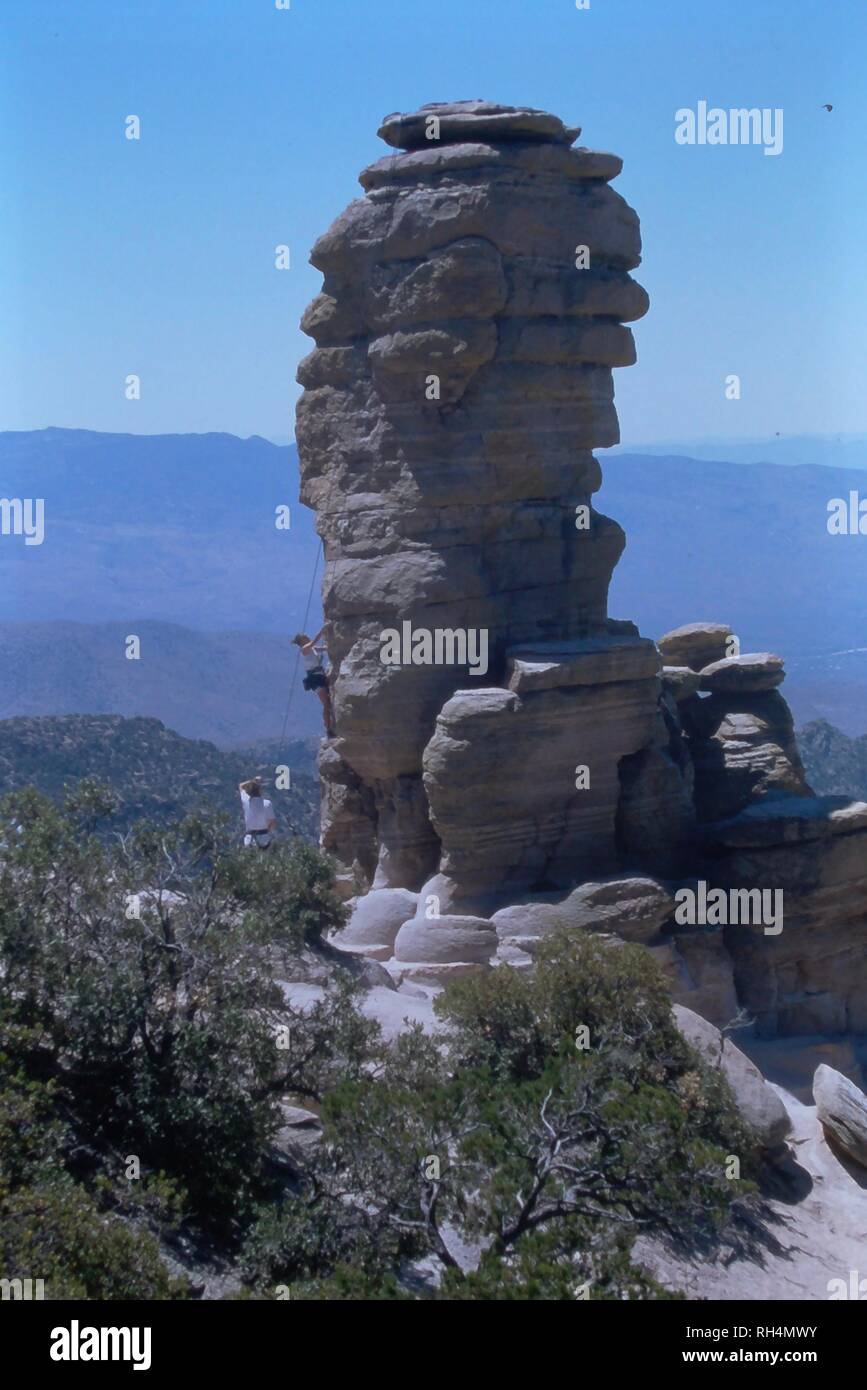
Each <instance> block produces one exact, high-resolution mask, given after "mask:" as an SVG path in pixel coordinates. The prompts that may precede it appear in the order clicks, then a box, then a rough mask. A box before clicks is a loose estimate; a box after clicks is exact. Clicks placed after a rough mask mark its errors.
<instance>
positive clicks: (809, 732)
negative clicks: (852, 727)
mask: <svg viewBox="0 0 867 1390" xmlns="http://www.w3.org/2000/svg"><path fill="white" fill-rule="evenodd" d="M798 747H799V748H800V750H801V757H802V759H803V761H804V769H805V771H806V773H807V781H808V782H809V783H810V786H811V787H812V788H813V791H814V792H817V793H818V795H819V796H849V797H852V798H853V799H854V800H856V801H867V735H862V736H861V738H847V737H846V735H845V734H842V733H841V732H840V730H839V729H835V728H834V727H833V725H831V724H829V723H828V722H827V721H826V720H824V719H815V720H813V721H812V723H810V724H807V725H805V727H804V728H803V729H799V731H798Z"/></svg>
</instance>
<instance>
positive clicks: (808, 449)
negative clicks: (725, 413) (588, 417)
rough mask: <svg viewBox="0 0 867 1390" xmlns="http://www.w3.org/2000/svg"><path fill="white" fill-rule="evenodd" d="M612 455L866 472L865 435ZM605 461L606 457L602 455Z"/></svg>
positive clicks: (672, 446)
mask: <svg viewBox="0 0 867 1390" xmlns="http://www.w3.org/2000/svg"><path fill="white" fill-rule="evenodd" d="M611 452H612V453H622V454H660V455H663V456H665V457H667V458H670V457H672V455H677V456H680V457H682V458H683V457H686V458H692V459H703V460H707V461H709V462H719V461H720V460H721V459H724V460H725V461H726V462H727V463H774V464H782V465H788V466H790V467H791V466H799V465H801V464H820V465H821V466H822V467H824V468H867V434H827V435H818V434H789V435H787V434H783V433H782V432H781V433H780V434H775V435H773V436H772V437H770V438H768V437H766V438H764V439H703V440H701V442H699V443H697V442H696V441H695V440H690V441H686V442H684V441H683V440H678V441H676V440H670V441H669V442H668V443H665V444H630V445H617V447H616V448H615V449H613V450H612V451H611ZM603 457H604V458H607V457H608V454H607V453H606V454H604V455H603Z"/></svg>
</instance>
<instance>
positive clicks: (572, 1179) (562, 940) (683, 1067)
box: [247, 935, 753, 1299]
mask: <svg viewBox="0 0 867 1390" xmlns="http://www.w3.org/2000/svg"><path fill="white" fill-rule="evenodd" d="M438 1008H439V1012H440V1013H441V1014H442V1016H443V1017H444V1019H446V1020H447V1022H448V1023H449V1025H450V1031H449V1033H448V1035H447V1039H446V1043H447V1045H446V1046H442V1045H440V1044H438V1043H437V1042H436V1041H435V1040H433V1039H431V1038H429V1037H425V1036H423V1035H422V1034H421V1033H420V1032H419V1031H418V1030H411V1031H410V1032H408V1033H406V1034H404V1035H403V1036H402V1037H401V1038H399V1039H398V1041H397V1042H396V1043H395V1044H394V1045H393V1046H392V1047H391V1048H390V1049H389V1050H388V1052H387V1054H385V1055H384V1056H383V1058H382V1060H381V1063H380V1065H379V1066H378V1067H377V1068H376V1069H375V1070H374V1071H367V1072H362V1073H361V1074H360V1075H359V1076H358V1077H357V1078H355V1079H354V1080H353V1081H352V1082H351V1083H345V1084H342V1085H339V1086H337V1087H336V1088H334V1089H333V1090H332V1091H331V1092H330V1093H329V1094H328V1096H327V1097H326V1100H325V1104H324V1107H323V1119H324V1122H325V1139H324V1143H323V1146H322V1150H321V1152H320V1153H318V1154H317V1157H316V1160H315V1165H314V1167H313V1170H312V1171H311V1174H310V1177H309V1181H308V1183H307V1185H306V1186H304V1187H302V1189H301V1190H300V1191H299V1192H298V1193H296V1194H295V1195H294V1196H293V1197H291V1198H290V1199H288V1200H287V1202H286V1203H285V1205H284V1207H283V1209H282V1211H281V1212H279V1213H274V1212H273V1211H272V1212H269V1213H268V1216H267V1219H265V1220H263V1221H262V1222H261V1223H260V1224H259V1226H258V1227H257V1229H256V1232H255V1235H254V1238H253V1239H252V1241H251V1243H250V1245H249V1246H248V1250H247V1259H248V1273H249V1274H250V1277H252V1278H254V1279H257V1280H259V1281H260V1282H265V1283H267V1284H269V1285H270V1286H273V1285H274V1284H276V1283H279V1282H281V1281H283V1280H285V1281H288V1282H290V1283H292V1281H298V1296H302V1297H307V1296H311V1297H318V1296H322V1290H323V1289H325V1288H327V1289H329V1290H331V1294H332V1296H337V1297H339V1296H343V1295H342V1294H340V1292H339V1289H340V1288H342V1287H344V1286H345V1270H346V1269H347V1268H352V1269H354V1270H356V1272H357V1273H358V1274H359V1275H360V1276H363V1277H364V1279H365V1280H366V1281H367V1283H368V1284H369V1285H370V1286H372V1287H381V1288H382V1289H383V1290H385V1289H387V1288H388V1287H389V1284H388V1280H389V1277H393V1274H394V1271H395V1270H397V1269H400V1268H405V1267H406V1266H407V1265H408V1262H411V1261H413V1260H417V1259H419V1258H421V1257H423V1256H427V1255H431V1254H433V1255H436V1256H438V1257H439V1259H440V1261H441V1262H442V1265H443V1266H444V1267H445V1269H446V1271H447V1273H446V1278H445V1280H444V1282H443V1285H442V1287H441V1289H440V1291H439V1294H438V1295H437V1296H438V1297H441V1298H449V1299H454V1298H469V1299H482V1298H500V1297H506V1298H525V1299H526V1298H560V1297H574V1296H575V1293H574V1290H575V1289H576V1287H580V1286H581V1285H582V1284H584V1283H587V1284H589V1285H591V1286H592V1294H591V1296H592V1297H603V1298H609V1297H610V1298H635V1297H642V1298H643V1297H651V1298H658V1297H665V1296H667V1295H665V1293H664V1291H663V1290H661V1289H659V1288H658V1287H657V1286H656V1285H655V1284H654V1283H653V1281H652V1280H649V1279H648V1278H646V1277H645V1276H644V1275H643V1274H641V1273H640V1271H638V1270H636V1269H635V1268H633V1267H632V1266H631V1265H630V1262H629V1250H630V1248H631V1245H632V1243H633V1241H634V1239H635V1237H636V1236H637V1235H638V1234H639V1233H641V1232H645V1231H656V1232H665V1233H667V1234H668V1235H669V1236H671V1237H672V1238H674V1239H676V1240H678V1241H680V1242H682V1243H688V1242H702V1241H708V1240H712V1239H714V1238H715V1237H716V1236H718V1234H719V1233H720V1231H721V1230H722V1229H723V1227H724V1226H725V1223H726V1222H727V1220H728V1219H729V1217H730V1215H731V1210H732V1204H733V1201H734V1190H733V1185H732V1183H731V1182H729V1181H728V1179H727V1178H726V1176H725V1170H726V1157H727V1155H728V1154H729V1153H731V1152H732V1151H733V1150H734V1151H735V1152H738V1153H740V1154H741V1155H742V1156H743V1161H744V1163H745V1165H746V1167H747V1169H749V1165H750V1162H751V1160H752V1151H753V1145H752V1142H751V1140H750V1138H749V1136H748V1134H747V1133H746V1132H745V1131H744V1128H743V1126H742V1124H741V1121H740V1118H739V1116H738V1113H737V1111H736V1109H735V1106H734V1103H733V1100H732V1097H731V1095H730V1094H729V1092H728V1090H727V1088H726V1086H725V1083H724V1082H723V1081H722V1080H721V1078H720V1077H719V1075H718V1074H716V1073H713V1072H712V1071H710V1070H709V1069H707V1068H705V1067H704V1066H703V1064H702V1063H701V1062H700V1061H699V1059H697V1057H696V1056H695V1054H693V1052H692V1051H691V1049H690V1048H689V1047H688V1046H687V1044H686V1043H685V1042H684V1041H683V1039H682V1038H681V1035H680V1034H679V1032H678V1031H677V1029H676V1027H675V1025H674V1022H673V1019H672V1016H671V1011H670V1007H669V1004H668V1000H667V997H666V995H665V991H664V988H663V985H662V981H661V978H660V975H659V972H658V970H657V968H656V966H655V964H654V963H653V962H652V960H651V959H650V958H649V957H648V956H647V954H646V953H645V952H642V951H639V950H638V949H636V948H630V947H622V948H618V949H611V948H609V947H606V946H604V945H603V944H602V943H600V942H598V941H596V940H594V939H592V938H589V937H577V938H576V937H575V936H565V935H564V936H562V937H559V938H556V939H554V940H553V941H552V942H550V943H549V944H548V945H547V946H546V947H545V948H544V950H543V951H542V952H541V955H540V958H539V963H538V967H537V969H536V971H535V972H534V973H533V974H525V973H519V972H516V971H513V970H511V969H509V968H508V967H504V968H501V969H499V970H496V971H492V972H489V973H486V974H480V975H478V976H473V977H469V978H467V979H465V980H462V981H460V982H456V983H455V984H454V985H452V986H450V987H449V989H448V990H447V991H446V992H445V994H444V995H443V996H441V998H440V1001H439V1004H438ZM582 1025H586V1026H587V1028H588V1029H589V1045H588V1046H586V1047H584V1046H576V1030H578V1029H579V1028H580V1027H581V1026H582ZM578 1038H579V1041H582V1042H583V1036H582V1035H581V1034H580V1033H578ZM748 1190H749V1184H748V1183H744V1184H741V1185H740V1187H739V1195H741V1196H743V1195H744V1194H745V1192H747V1191H748ZM456 1239H457V1240H458V1241H459V1242H463V1243H464V1244H465V1245H476V1246H477V1247H478V1248H479V1249H480V1250H481V1251H482V1252H483V1257H482V1260H481V1264H480V1266H479V1269H478V1270H477V1271H476V1272H474V1273H467V1272H466V1271H465V1270H464V1269H462V1268H461V1266H460V1265H459V1263H458V1260H457V1258H456V1255H455V1253H454V1252H455V1249H456V1243H455V1242H456ZM341 1271H343V1272H341ZM311 1281H312V1282H311ZM317 1281H318V1282H317ZM293 1296H295V1293H294V1285H293Z"/></svg>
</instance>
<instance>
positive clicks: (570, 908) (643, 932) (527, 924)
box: [491, 878, 674, 942]
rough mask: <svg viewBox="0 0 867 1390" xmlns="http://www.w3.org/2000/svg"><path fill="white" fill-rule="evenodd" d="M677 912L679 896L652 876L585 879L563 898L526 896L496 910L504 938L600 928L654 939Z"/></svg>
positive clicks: (623, 936)
mask: <svg viewBox="0 0 867 1390" xmlns="http://www.w3.org/2000/svg"><path fill="white" fill-rule="evenodd" d="M673 912H674V898H673V897H672V895H671V893H670V892H669V891H668V889H667V888H665V887H664V886H663V885H662V884H661V883H657V882H656V881H655V880H654V879H651V878H618V879H610V880H608V881H606V882H604V883H582V884H581V886H580V887H579V888H576V889H575V890H574V891H573V892H572V893H570V894H569V895H568V897H566V898H563V899H562V900H561V901H560V902H533V901H532V900H530V901H527V902H525V903H523V904H517V905H514V906H512V907H506V908H502V909H501V910H500V911H499V912H495V913H494V915H493V917H492V918H491V921H492V923H493V926H494V927H495V928H496V932H497V935H498V937H499V938H500V940H501V941H507V940H509V939H522V940H532V939H533V938H534V937H542V936H546V935H548V934H550V933H551V932H554V931H557V930H564V929H565V930H571V931H598V932H605V933H607V934H613V935H615V936H618V937H620V938H621V939H622V940H624V941H644V942H646V941H649V940H652V939H653V938H654V937H656V936H657V935H658V934H659V929H660V927H661V926H662V924H663V922H665V921H667V920H668V918H669V917H671V915H672V914H673Z"/></svg>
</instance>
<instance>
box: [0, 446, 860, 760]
mask: <svg viewBox="0 0 867 1390" xmlns="http://www.w3.org/2000/svg"><path fill="white" fill-rule="evenodd" d="M782 443H785V441H781V445H782ZM856 444H857V441H856V442H855V443H853V445H852V447H853V448H855V447H856ZM831 456H832V457H833V456H835V455H834V454H833V451H832V454H831ZM600 461H601V463H602V470H603V477H604V482H603V486H602V489H601V491H600V493H599V494H598V496H597V499H596V502H597V505H598V507H599V509H600V510H601V511H603V512H605V513H606V514H607V515H609V516H611V517H614V518H615V519H616V520H617V521H618V522H619V523H620V524H621V525H622V526H623V527H624V529H625V531H626V535H627V545H626V550H625V552H624V555H623V557H622V559H621V561H620V563H619V565H618V566H617V568H616V570H615V572H614V578H613V583H612V589H611V600H610V611H612V612H613V613H619V614H621V615H623V616H629V617H632V618H634V619H635V620H636V621H638V623H639V626H640V628H641V631H642V632H643V633H645V634H646V635H647V636H651V637H659V636H660V635H661V634H662V633H663V632H664V631H666V630H667V629H669V628H672V627H676V626H679V625H680V624H682V623H686V622H691V621H696V620H701V619H711V620H720V621H724V622H728V623H731V624H732V626H733V627H734V629H735V631H736V632H737V633H738V635H739V637H740V638H741V644H742V649H743V650H744V651H746V650H771V651H777V652H779V653H780V655H782V656H783V657H784V658H785V661H786V666H787V671H788V678H787V680H786V685H785V695H786V698H787V700H788V701H789V702H790V704H791V705H792V708H793V710H794V712H795V716H796V719H797V720H798V722H799V723H806V722H807V721H809V720H812V719H816V718H823V719H827V720H828V721H829V722H830V723H832V724H834V725H835V726H837V727H838V728H840V729H841V730H843V731H844V732H846V733H848V734H851V735H860V734H862V733H863V732H864V729H865V724H867V717H865V713H864V712H865V711H867V646H865V643H864V638H863V594H864V592H865V587H867V537H861V536H830V535H829V534H828V531H827V525H826V522H827V504H828V501H829V499H830V498H832V497H845V496H847V494H848V492H849V491H850V490H853V489H854V490H858V489H859V487H860V488H861V489H862V490H863V491H864V492H865V493H867V479H865V474H864V472H863V471H859V470H857V469H842V468H836V467H825V466H821V465H819V464H813V463H810V464H804V465H790V464H782V463H766V464H750V463H729V462H718V461H704V460H700V459H695V458H688V457H681V456H675V455H665V454H661V453H650V452H646V453H634V454H631V453H629V452H625V451H619V450H615V451H602V452H601V453H600ZM298 487H299V484H298V462H297V454H296V451H295V448H294V446H288V447H287V446H279V445H276V444H272V443H270V442H269V441H267V440H264V439H260V438H258V437H256V436H253V437H252V438H250V439H245V440H241V439H236V438H234V437H233V436H232V435H226V434H204V435H152V436H151V435H114V434H112V435H109V434H106V435H103V434H98V433H95V432H93V431H88V430H61V429H48V430H37V431H31V432H23V433H5V434H2V433H0V493H2V494H3V495H6V496H44V497H45V507H46V517H45V527H46V534H45V541H44V543H43V544H42V545H41V546H30V547H25V546H24V544H23V539H22V538H21V537H0V659H2V668H0V716H3V715H7V716H11V715H15V714H52V713H88V712H92V713H100V712H113V713H121V714H126V715H137V714H142V715H153V716H155V717H156V718H160V719H162V720H163V721H164V722H165V723H166V724H167V725H168V726H169V727H171V728H175V729H177V730H178V731H179V732H180V733H182V734H184V735H186V736H190V737H206V738H210V739H213V740H214V741H215V742H217V743H218V744H220V745H222V746H238V745H240V744H246V743H250V742H251V741H254V740H258V739H274V738H277V737H279V734H280V730H281V727H282V721H283V717H284V713H285V700H286V696H287V695H288V686H289V682H290V680H291V671H292V662H293V661H294V660H295V657H294V654H293V653H291V652H290V650H289V648H288V645H287V640H286V639H287V638H288V637H289V636H291V634H292V633H293V632H294V631H295V630H296V629H297V628H298V627H300V626H301V625H302V623H303V618H304V611H305V608H306V604H307V599H308V595H310V594H311V581H313V579H314V569H315V566H316V565H317V555H318V547H319V543H318V538H317V537H316V535H315V531H314V529H313V523H312V517H311V515H310V513H309V512H308V510H307V509H306V508H305V507H303V506H301V504H300V503H298V501H297V498H298ZM284 503H288V504H289V506H290V508H291V527H290V530H289V531H278V530H277V529H276V528H275V525H274V519H275V513H274V509H275V507H276V506H278V505H281V504H284ZM318 564H319V568H318V576H319V577H320V578H321V574H322V566H321V560H320V561H319V562H318ZM320 612H321V609H320V602H319V585H318V583H316V582H313V585H312V600H311V607H310V612H309V618H308V625H309V626H310V627H312V628H315V627H316V626H318V624H319V620H320ZM12 619H18V620H19V624H18V625H17V626H12V625H10V621H9V620H12ZM82 619H86V623H87V625H89V626H88V627H87V630H85V626H84V624H82V623H81V620H82ZM4 620H7V621H6V622H5V624H4ZM43 622H44V623H46V624H48V625H47V626H45V627H41V626H40V624H41V623H43ZM25 623H26V628H25V627H24V624H25ZM74 624H75V625H78V626H73V625H74ZM105 625H108V626H105ZM148 625H150V627H149V626H148ZM159 626H162V627H163V629H164V631H162V632H158V627H159ZM130 632H137V633H140V634H141V633H144V634H145V635H147V634H148V633H149V635H150V639H151V640H150V641H149V643H144V644H143V650H144V652H145V657H144V658H143V660H142V662H140V663H135V662H127V661H125V660H121V661H120V662H119V661H118V659H117V658H118V653H120V656H121V657H122V643H123V638H124V637H125V635H126V634H128V633H130ZM269 632H271V633H281V634H284V636H282V637H267V636H258V635H256V634H259V633H269ZM172 634H174V635H172ZM215 642H216V643H217V648H216V649H215V647H214V645H213V644H214V643H215ZM220 643H222V647H220V645H219V644H220ZM275 644H276V645H275ZM245 672H247V673H249V675H248V677H247V676H246V675H245ZM298 686H299V689H298V691H297V692H296V697H295V700H294V703H293V710H292V715H291V720H290V727H289V733H291V734H292V735H293V736H298V735H303V734H312V733H315V732H318V730H319V711H318V707H317V705H316V702H315V701H313V700H311V699H310V698H309V697H305V696H304V695H303V692H301V691H300V680H299V682H298ZM247 687H249V688H247Z"/></svg>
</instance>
